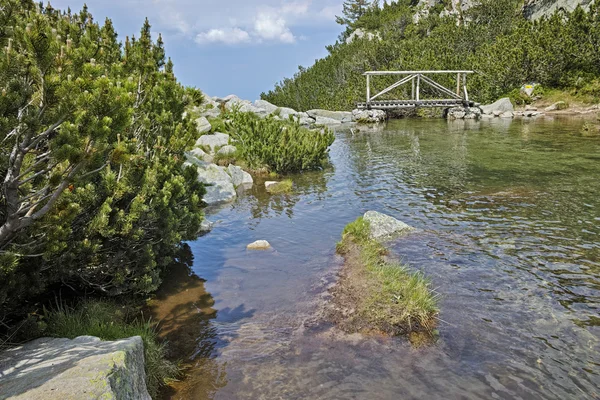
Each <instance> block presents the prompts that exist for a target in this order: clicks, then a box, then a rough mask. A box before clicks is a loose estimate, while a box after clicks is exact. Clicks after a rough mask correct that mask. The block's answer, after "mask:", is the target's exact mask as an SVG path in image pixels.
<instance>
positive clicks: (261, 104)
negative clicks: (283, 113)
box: [254, 100, 278, 114]
mask: <svg viewBox="0 0 600 400" xmlns="http://www.w3.org/2000/svg"><path fill="white" fill-rule="evenodd" d="M254 107H256V108H260V109H263V110H265V112H267V113H268V114H272V113H274V112H275V110H277V108H278V107H277V106H276V105H274V104H271V103H269V102H268V101H266V100H256V101H255V102H254Z"/></svg>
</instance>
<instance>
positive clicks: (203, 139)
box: [196, 132, 229, 153]
mask: <svg viewBox="0 0 600 400" xmlns="http://www.w3.org/2000/svg"><path fill="white" fill-rule="evenodd" d="M228 144H229V135H227V134H225V133H219V132H216V133H214V134H212V135H203V136H200V139H198V140H197V141H196V147H201V146H202V147H208V148H210V150H211V151H212V152H213V153H214V151H215V147H223V146H226V145H228Z"/></svg>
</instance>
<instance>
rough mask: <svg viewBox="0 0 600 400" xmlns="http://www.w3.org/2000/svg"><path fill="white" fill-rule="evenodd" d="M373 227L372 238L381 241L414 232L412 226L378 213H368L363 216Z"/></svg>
mask: <svg viewBox="0 0 600 400" xmlns="http://www.w3.org/2000/svg"><path fill="white" fill-rule="evenodd" d="M363 219H364V220H365V221H367V222H368V223H369V225H370V227H371V238H373V239H379V238H383V237H386V236H393V235H398V234H401V233H405V232H410V231H412V230H414V228H413V227H411V226H410V225H407V224H405V223H404V222H402V221H399V220H397V219H396V218H394V217H390V216H389V215H386V214H382V213H379V212H377V211H367V212H366V213H365V215H364V216H363Z"/></svg>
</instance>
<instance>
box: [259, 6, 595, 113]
mask: <svg viewBox="0 0 600 400" xmlns="http://www.w3.org/2000/svg"><path fill="white" fill-rule="evenodd" d="M413 3H414V1H411V0H400V1H398V2H396V3H393V4H390V5H388V4H384V5H383V7H380V6H378V5H377V2H375V4H374V5H373V6H372V7H370V8H369V9H368V11H367V12H366V13H364V14H362V15H361V16H360V17H359V18H358V19H357V20H356V21H348V26H347V29H346V31H345V32H344V33H343V34H342V35H341V37H340V41H339V42H338V43H336V44H335V45H333V46H330V47H328V51H329V55H328V56H327V57H325V58H323V59H320V60H317V61H316V62H315V64H314V65H313V66H312V67H310V68H302V67H300V69H299V71H298V73H296V75H295V76H294V77H293V78H290V79H285V80H284V81H283V82H281V83H279V84H278V85H276V87H275V88H274V89H273V90H271V91H270V92H268V93H263V94H262V96H261V97H262V98H263V99H264V100H267V101H270V102H272V103H274V104H277V105H278V106H286V107H292V108H294V109H297V110H308V109H312V108H324V109H340V110H343V109H345V110H350V109H352V108H353V107H354V103H355V102H356V101H360V100H362V99H363V98H364V96H365V78H364V77H363V76H362V73H363V72H365V71H368V70H430V69H446V70H451V69H469V70H475V71H476V72H477V74H475V75H472V76H471V77H470V79H469V83H468V86H469V93H470V95H471V98H474V99H476V100H477V101H479V102H490V101H493V100H496V99H497V98H499V97H501V96H504V95H507V94H509V93H510V92H512V91H513V90H514V89H519V88H520V87H521V86H522V85H523V84H525V83H531V82H536V83H540V84H541V85H542V86H543V87H546V88H550V89H563V90H564V89H569V90H570V91H573V92H575V93H581V94H584V95H586V96H587V97H588V98H591V99H595V100H596V101H598V99H600V90H599V87H600V83H599V82H600V80H599V78H600V9H599V8H598V6H592V8H591V10H590V11H589V12H588V13H586V12H584V11H583V10H582V9H581V8H578V9H577V10H575V11H574V12H573V13H571V14H567V15H565V14H558V13H557V14H555V15H553V16H551V17H550V18H545V19H542V20H539V21H535V22H533V21H529V20H527V19H525V18H524V17H523V15H522V13H521V7H522V5H523V2H522V1H521V0H506V1H497V0H483V1H482V2H481V3H480V5H478V6H475V7H473V8H471V9H469V10H468V11H467V12H465V13H463V14H462V15H460V16H459V17H458V18H457V17H443V18H442V17H440V16H439V14H440V11H442V9H443V4H440V5H439V6H437V8H435V9H434V10H432V11H431V12H430V14H429V16H428V17H427V18H422V19H421V20H420V21H419V23H418V24H415V23H414V22H413V15H414V13H415V11H416V10H415V8H414V6H413V5H412V4H413ZM359 28H360V29H363V30H367V31H371V32H379V34H380V36H381V39H382V40H380V41H379V40H371V41H370V40H367V39H362V40H360V39H355V40H354V41H353V42H352V43H350V44H346V43H345V39H346V38H347V37H348V36H349V35H350V33H351V32H353V31H354V30H356V29H359ZM392 79H393V78H392V77H389V78H388V77H385V78H383V77H382V78H376V79H374V87H375V88H379V89H383V88H384V87H386V86H388V85H390V84H392V83H393V81H392ZM440 83H444V84H446V85H448V86H449V87H453V85H456V83H455V77H447V78H442V79H441V80H440ZM399 90H400V89H399ZM404 90H407V91H408V90H410V88H406V89H404ZM392 93H394V92H392ZM404 95H405V96H408V95H409V93H408V92H406V93H404ZM425 95H427V93H425Z"/></svg>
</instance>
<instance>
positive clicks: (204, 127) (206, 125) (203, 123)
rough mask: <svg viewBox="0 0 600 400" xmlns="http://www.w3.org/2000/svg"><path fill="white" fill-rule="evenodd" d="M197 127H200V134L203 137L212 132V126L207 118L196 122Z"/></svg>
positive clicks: (201, 118)
mask: <svg viewBox="0 0 600 400" xmlns="http://www.w3.org/2000/svg"><path fill="white" fill-rule="evenodd" d="M196 126H197V127H198V133H200V134H201V135H202V134H204V133H208V132H210V130H211V129H212V126H211V125H210V122H208V120H207V119H206V117H200V118H198V119H197V120H196Z"/></svg>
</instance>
